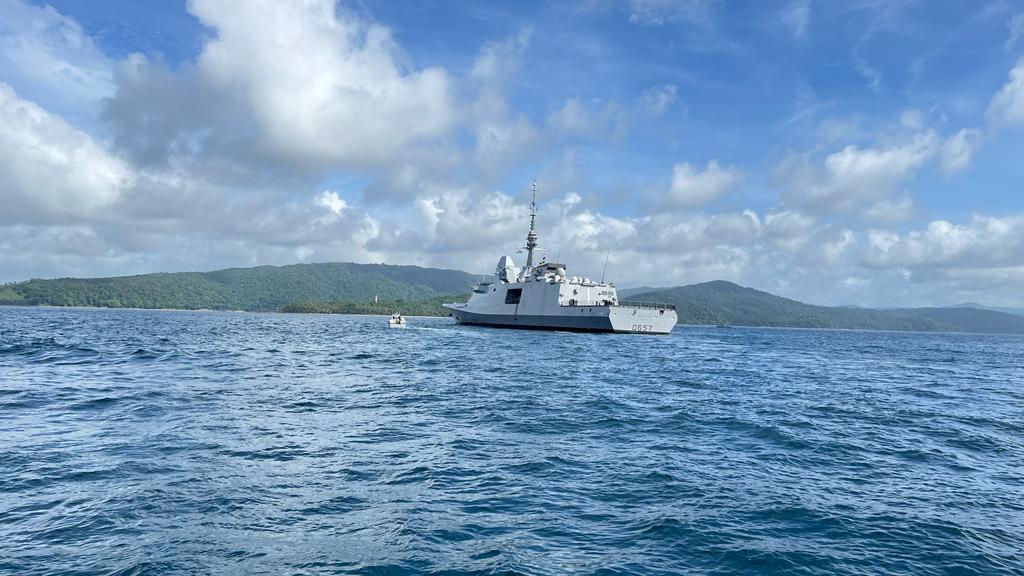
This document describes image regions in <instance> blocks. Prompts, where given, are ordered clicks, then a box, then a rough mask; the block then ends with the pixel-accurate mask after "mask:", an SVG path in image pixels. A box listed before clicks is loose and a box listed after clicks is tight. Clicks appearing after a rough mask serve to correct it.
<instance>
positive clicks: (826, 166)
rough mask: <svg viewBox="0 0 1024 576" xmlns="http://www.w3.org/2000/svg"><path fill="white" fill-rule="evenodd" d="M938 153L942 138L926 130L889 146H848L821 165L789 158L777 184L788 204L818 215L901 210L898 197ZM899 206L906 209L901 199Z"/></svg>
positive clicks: (807, 158) (807, 159) (777, 176)
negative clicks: (828, 212)
mask: <svg viewBox="0 0 1024 576" xmlns="http://www.w3.org/2000/svg"><path fill="white" fill-rule="evenodd" d="M939 148H940V139H939V137H938V135H937V134H936V133H935V132H934V131H932V130H924V131H920V132H917V133H916V134H914V135H913V136H910V137H909V138H906V139H905V140H902V141H900V142H898V143H894V144H890V145H884V146H876V147H864V148H862V147H859V146H856V145H853V144H850V145H847V146H845V147H844V148H843V149H841V150H839V151H837V152H833V153H832V154H829V155H827V156H825V158H824V159H823V160H822V162H821V164H820V165H818V164H817V163H816V162H815V161H814V160H813V158H812V157H810V156H809V155H807V154H803V155H796V156H790V157H788V158H786V159H784V160H783V161H782V162H781V163H780V164H779V166H778V167H777V168H776V174H775V181H776V183H777V184H778V185H779V186H780V187H781V188H782V190H783V198H784V199H785V200H786V202H787V203H789V204H792V205H794V206H802V207H806V208H809V209H813V210H817V211H839V212H851V211H854V210H862V209H864V208H868V207H881V208H884V207H886V206H887V205H890V207H891V206H896V205H895V204H891V203H892V201H893V197H894V196H896V195H898V194H900V192H901V187H902V186H903V184H905V183H906V182H907V181H908V180H910V179H911V178H912V177H913V176H914V174H915V173H916V172H917V170H918V169H919V168H920V167H921V166H923V165H924V164H925V163H926V162H927V161H928V160H930V159H931V158H932V157H933V156H934V155H935V154H936V153H937V152H938V150H939ZM962 155H963V154H962V153H961V157H962ZM961 157H956V156H954V157H952V158H951V162H955V161H962V158H961ZM898 206H899V207H900V208H906V207H907V206H906V202H904V201H903V199H902V198H901V199H900V201H899V204H898ZM902 212H904V211H903V210H901V213H902ZM876 213H877V211H876Z"/></svg>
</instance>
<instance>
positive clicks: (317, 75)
mask: <svg viewBox="0 0 1024 576" xmlns="http://www.w3.org/2000/svg"><path fill="white" fill-rule="evenodd" d="M188 6H189V10H190V11H191V12H192V13H193V14H194V15H195V16H196V17H197V18H199V20H200V21H201V22H202V23H203V24H205V25H207V26H209V27H210V28H211V29H213V30H214V31H215V36H214V37H213V38H212V39H211V40H210V41H208V42H207V43H206V44H205V45H204V46H203V49H202V52H201V54H200V55H199V57H198V60H197V61H196V63H195V65H194V67H191V66H188V67H185V69H184V70H183V71H182V72H180V73H169V72H168V71H166V70H165V69H161V67H160V64H159V63H158V62H157V63H153V62H149V61H148V60H147V59H145V58H143V57H141V56H133V57H132V58H130V59H129V61H128V62H127V63H126V65H125V69H124V70H123V72H122V74H121V76H120V77H119V78H120V79H121V80H122V81H123V88H124V89H119V91H118V93H117V96H116V97H115V98H114V99H113V101H112V102H110V104H109V106H108V113H107V115H106V116H107V118H108V119H109V120H110V121H111V122H112V123H113V124H115V126H120V127H122V128H123V129H122V130H121V133H122V134H133V133H137V131H138V129H139V128H142V127H144V126H145V124H147V123H150V124H152V123H155V124H157V125H158V126H162V127H165V131H170V132H171V133H169V134H163V137H164V138H165V139H166V140H168V141H167V142H163V143H159V145H160V146H161V147H163V148H164V149H167V148H176V149H178V150H187V149H188V148H189V147H192V148H201V147H202V146H203V145H204V144H205V143H206V142H208V141H210V140H211V138H210V136H209V135H210V133H211V132H213V133H214V134H215V135H217V136H219V140H217V141H218V142H220V143H226V142H228V143H234V144H237V145H238V146H239V147H243V148H244V147H249V146H251V147H253V148H254V150H253V152H255V153H259V154H262V155H264V156H265V157H267V158H270V159H274V160H277V161H279V162H283V163H288V164H292V165H297V166H309V165H312V166H315V167H325V166H350V167H352V166H355V167H359V166H379V165H381V164H384V163H387V162H389V161H391V160H394V159H395V158H396V157H398V156H400V155H401V154H402V153H403V152H404V151H406V149H407V148H408V147H409V146H411V145H414V144H416V143H417V142H419V141H421V140H423V139H430V138H436V137H440V136H443V135H445V134H446V133H447V132H448V131H449V130H450V128H451V127H452V125H453V124H454V122H455V117H456V115H455V112H454V109H453V103H452V98H453V97H452V85H451V84H452V79H451V78H450V76H449V74H448V73H447V72H446V71H445V70H443V69H441V68H426V69H423V70H409V69H406V67H404V66H403V65H402V64H401V62H402V61H403V59H404V57H403V55H402V54H401V51H400V50H399V48H398V46H397V45H396V44H395V42H394V41H393V40H392V38H391V34H390V32H389V30H388V29H387V28H385V27H382V26H378V25H374V24H366V23H364V22H361V21H359V20H358V19H357V18H356V17H355V16H353V15H351V14H346V13H341V12H338V11H336V5H335V3H334V2H333V1H332V0H310V1H309V2H303V3H281V2H270V1H256V2H245V3H241V4H239V3H235V2H225V1H222V0H194V1H193V2H190V3H189V5H188ZM161 93H163V94H171V95H173V94H179V95H184V96H186V97H185V98H184V102H185V103H187V104H193V105H192V106H189V107H188V109H187V110H184V111H183V110H182V107H183V105H182V104H181V103H179V102H180V101H178V100H176V99H172V98H170V97H160V96H159V94H161ZM154 94H156V95H157V96H158V97H157V98H155V99H153V100H149V99H145V98H147V97H148V96H150V95H154ZM190 95H191V96H190ZM196 98H202V101H201V102H195V99H196ZM141 99H145V100H141ZM207 103H212V104H213V107H214V108H216V109H220V110H223V109H225V108H231V109H237V110H239V111H240V112H243V113H244V116H245V119H247V120H249V123H248V124H246V123H243V122H240V121H237V120H235V121H234V122H229V123H225V122H222V121H220V117H219V115H217V116H215V115H212V114H208V115H206V116H203V117H201V120H202V121H201V122H200V123H199V124H200V125H199V126H198V127H194V126H190V124H191V123H190V122H188V121H185V122H181V123H179V122H178V120H180V119H182V116H185V115H187V114H189V113H196V112H197V111H198V112H199V114H200V115H202V110H203V109H204V108H205V107H207V106H206V105H207ZM238 113H239V112H236V113H233V114H228V115H227V118H228V119H233V118H235V117H237V114H238ZM182 124H183V125H184V126H185V127H186V129H185V130H173V128H176V127H178V126H180V125H182ZM166 128H171V130H166ZM187 128H193V129H192V130H188V129H187ZM225 132H227V134H224V133H225ZM158 135H160V134H159V133H158ZM252 139H255V141H252Z"/></svg>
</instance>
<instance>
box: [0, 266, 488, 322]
mask: <svg viewBox="0 0 1024 576" xmlns="http://www.w3.org/2000/svg"><path fill="white" fill-rule="evenodd" d="M473 283H474V277H473V276H472V275H470V274H467V273H465V272H460V271H457V270H441V269H435V268H421V267H419V266H390V265H386V264H351V263H327V264H294V265H290V266H259V267H256V268H230V269H227V270H217V271H215V272H175V273H160V274H143V275H141V276H122V277H116V278H59V279H54V280H29V281H27V282H20V283H15V284H8V285H6V286H2V287H0V304H23V305H50V306H98V307H110V308H123V307H127V308H184V309H204V308H209V309H215V310H252V311H276V310H280V309H281V308H282V307H283V306H285V305H288V304H294V303H296V302H369V301H371V300H373V297H374V296H379V297H380V299H381V300H387V301H395V300H404V301H411V300H425V299H429V298H433V297H435V296H438V295H441V294H465V293H467V292H469V290H470V289H471V288H472V286H473Z"/></svg>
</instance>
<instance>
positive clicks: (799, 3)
mask: <svg viewBox="0 0 1024 576" xmlns="http://www.w3.org/2000/svg"><path fill="white" fill-rule="evenodd" d="M779 16H780V17H781V18H782V23H783V24H785V25H786V27H787V28H789V30H790V32H792V34H793V37H794V38H797V39H800V38H803V37H804V35H805V34H807V26H808V25H809V24H810V22H811V0H795V1H794V2H792V3H791V4H790V5H789V6H787V7H786V8H785V9H783V10H782V12H781V13H780V14H779Z"/></svg>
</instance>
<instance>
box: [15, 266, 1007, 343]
mask: <svg viewBox="0 0 1024 576" xmlns="http://www.w3.org/2000/svg"><path fill="white" fill-rule="evenodd" d="M474 282H475V277H474V276H472V275H471V274H467V273H465V272H460V271H457V270H440V269H436V268H420V267H418V266H389V265H385V264H349V263H331V264H296V265H292V266H260V267H257V268H231V269H228V270H218V271H216V272H180V273H172V274H144V275H142V276H124V277H119V278H95V279H80V278H60V279H56V280H30V281H28V282H20V283H16V284H7V285H0V304H14V305H37V304H41V305H50V306H100V307H111V308H123V307H128V308H183V309H213V310H250V311H283V312H311V313H325V314H391V313H394V312H398V313H401V314H405V315H409V316H447V315H448V314H447V311H445V310H444V309H443V308H442V307H441V304H442V303H443V302H454V301H465V299H466V297H465V296H464V295H465V294H467V293H469V291H470V289H471V288H472V286H473V283H474ZM638 292H639V293H638ZM622 294H623V299H628V300H641V301H647V302H664V303H668V304H675V305H676V309H677V310H678V312H679V322H680V324H723V325H734V326H779V327H797V328H848V329H865V330H933V331H951V332H953V331H955V332H995V333H1008V334H1024V317H1021V316H1015V315H1012V314H1006V313H1003V312H998V311H995V310H993V309H981V308H978V307H976V306H977V305H974V306H971V307H967V306H965V307H950V308H911V309H895V310H874V309H870V308H853V307H841V308H834V307H828V306H812V305H810V304H804V303H802V302H797V301H796V300H790V299H788V298H782V297H780V296H774V295H772V294H769V293H767V292H761V291H759V290H754V289H752V288H744V287H742V286H737V285H736V284H733V283H731V282H724V281H716V282H706V283H704V284H694V285H691V286H679V287H675V288H657V289H647V290H646V291H645V290H642V289H633V290H622ZM374 296H378V297H379V299H380V302H379V303H378V304H374V303H373V298H374Z"/></svg>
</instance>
